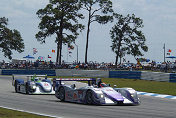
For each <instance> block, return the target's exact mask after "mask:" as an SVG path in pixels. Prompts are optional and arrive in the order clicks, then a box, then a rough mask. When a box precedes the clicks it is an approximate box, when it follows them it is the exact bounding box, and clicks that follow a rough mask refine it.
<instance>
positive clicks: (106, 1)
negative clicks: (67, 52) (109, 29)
mask: <svg viewBox="0 0 176 118" xmlns="http://www.w3.org/2000/svg"><path fill="white" fill-rule="evenodd" d="M80 2H81V4H82V8H83V9H85V10H86V11H88V23H87V37H86V38H87V39H86V51H85V63H87V55H88V54H87V53H88V45H89V33H90V24H91V23H93V22H98V23H100V24H106V23H108V22H109V21H112V20H113V17H112V16H110V15H108V13H112V12H113V9H112V2H111V1H110V0H80Z"/></svg>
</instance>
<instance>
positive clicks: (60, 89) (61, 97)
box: [59, 87, 65, 101]
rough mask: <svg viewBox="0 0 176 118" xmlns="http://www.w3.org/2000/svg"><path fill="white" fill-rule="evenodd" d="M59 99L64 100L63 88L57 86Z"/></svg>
mask: <svg viewBox="0 0 176 118" xmlns="http://www.w3.org/2000/svg"><path fill="white" fill-rule="evenodd" d="M59 99H60V100H61V101H65V90H64V87H60V88H59Z"/></svg>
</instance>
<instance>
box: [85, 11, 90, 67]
mask: <svg viewBox="0 0 176 118" xmlns="http://www.w3.org/2000/svg"><path fill="white" fill-rule="evenodd" d="M90 20H91V10H90V11H89V20H88V24H87V42H86V52H85V63H86V64H87V52H88V47H89V32H90Z"/></svg>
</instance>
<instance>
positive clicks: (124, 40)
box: [110, 13, 148, 65]
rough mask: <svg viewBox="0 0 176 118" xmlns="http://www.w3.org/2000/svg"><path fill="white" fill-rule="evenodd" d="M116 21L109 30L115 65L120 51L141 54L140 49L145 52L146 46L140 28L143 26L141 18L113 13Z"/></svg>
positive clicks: (133, 54) (135, 54) (134, 54)
mask: <svg viewBox="0 0 176 118" xmlns="http://www.w3.org/2000/svg"><path fill="white" fill-rule="evenodd" d="M114 17H115V18H116V19H117V23H116V24H115V25H114V26H113V27H112V30H110V35H111V39H112V46H111V47H112V51H113V52H115V53H116V61H115V64H116V65H117V62H118V57H119V56H120V52H121V51H122V52H123V53H124V55H125V54H129V55H132V56H134V57H136V56H143V53H142V51H144V52H147V51H148V47H147V46H146V45H145V41H146V39H145V36H144V34H143V33H142V31H141V30H140V29H141V28H143V27H144V26H143V20H142V19H140V18H137V17H135V15H134V14H132V15H131V16H130V15H129V14H128V15H127V16H126V17H124V16H122V15H120V14H116V13H114Z"/></svg>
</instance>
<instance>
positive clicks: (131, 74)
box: [109, 71, 141, 79]
mask: <svg viewBox="0 0 176 118" xmlns="http://www.w3.org/2000/svg"><path fill="white" fill-rule="evenodd" d="M109 78H125V79H140V78H141V71H109Z"/></svg>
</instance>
